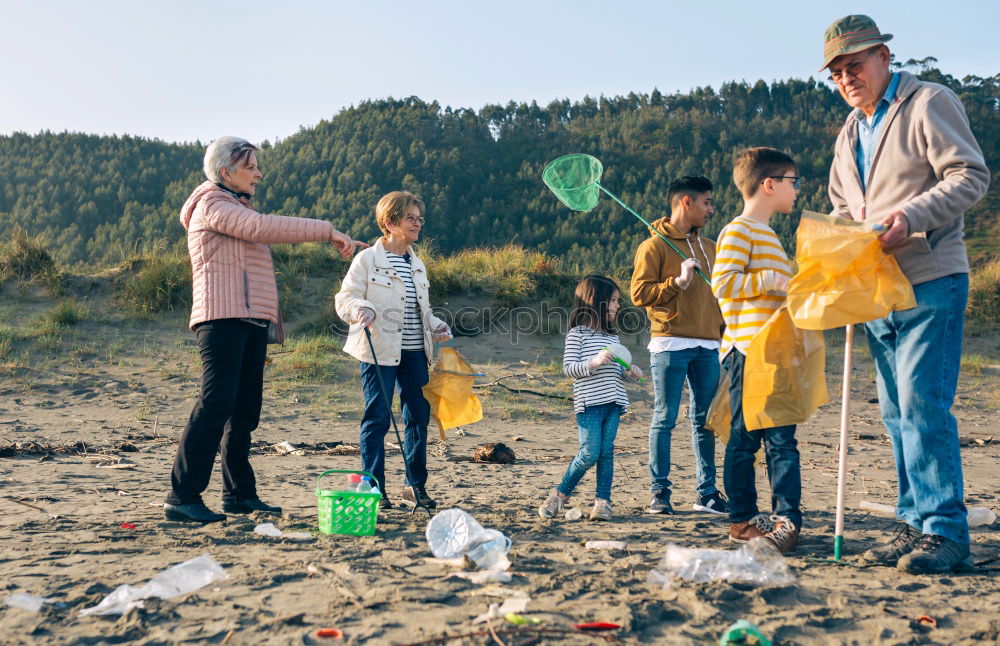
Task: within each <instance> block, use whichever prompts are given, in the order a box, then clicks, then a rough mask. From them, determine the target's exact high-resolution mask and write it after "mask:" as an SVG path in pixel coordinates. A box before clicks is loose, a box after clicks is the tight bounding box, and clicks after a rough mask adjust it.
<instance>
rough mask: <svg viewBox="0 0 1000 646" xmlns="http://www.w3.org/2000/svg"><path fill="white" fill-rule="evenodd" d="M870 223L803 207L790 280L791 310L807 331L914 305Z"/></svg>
mask: <svg viewBox="0 0 1000 646" xmlns="http://www.w3.org/2000/svg"><path fill="white" fill-rule="evenodd" d="M879 234H880V232H879V231H875V230H873V229H872V227H871V226H870V225H869V224H868V223H867V222H855V221H854V220H849V219H847V218H837V217H830V216H828V215H823V214H822V213H813V212H812V211H805V212H803V213H802V219H801V220H800V222H799V230H798V233H797V235H796V245H795V262H796V264H797V265H798V267H799V270H798V272H797V273H796V274H795V276H793V277H792V279H791V281H790V282H789V284H788V299H787V300H786V303H787V304H788V311H789V313H790V314H791V316H792V320H793V321H795V326H796V327H798V328H800V329H803V330H829V329H832V328H835V327H843V326H845V325H850V324H852V323H865V322H867V321H874V320H875V319H879V318H882V317H884V316H886V315H888V314H889V313H890V312H892V311H895V310H906V309H910V308H912V307H916V304H917V303H916V299H915V298H914V296H913V287H911V286H910V281H908V280H907V279H906V276H904V275H903V272H902V270H900V268H899V264H898V263H897V262H896V259H895V258H894V257H893V256H892V255H891V254H887V253H885V252H884V251H882V245H881V244H880V243H879V241H878V236H879Z"/></svg>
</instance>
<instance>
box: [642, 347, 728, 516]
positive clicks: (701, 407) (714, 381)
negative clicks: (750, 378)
mask: <svg viewBox="0 0 1000 646" xmlns="http://www.w3.org/2000/svg"><path fill="white" fill-rule="evenodd" d="M649 372H650V375H651V376H652V378H653V421H652V423H651V424H650V425H649V474H650V476H651V477H652V482H653V484H652V487H651V489H652V492H653V495H657V494H664V493H665V494H666V495H667V496H669V495H670V485H671V482H670V478H669V476H670V438H671V435H672V434H673V430H674V426H676V424H677V413H678V411H679V409H680V406H681V392H682V391H683V390H684V382H687V384H688V417H689V418H690V420H691V446H692V447H693V448H694V459H695V469H696V475H697V481H698V484H697V491H698V496H699V497H701V496H708V495H711V494H713V493H716V492H717V491H718V488H717V487H716V486H715V434H713V433H712V431H710V430H708V429H707V428H705V419H706V418H707V417H708V408H709V406H711V405H712V398H713V397H714V396H715V388H716V386H717V385H718V383H719V351H718V350H710V349H708V348H701V347H695V348H688V349H687V350H673V351H668V352H654V353H652V354H651V355H650V358H649Z"/></svg>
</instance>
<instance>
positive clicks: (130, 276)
mask: <svg viewBox="0 0 1000 646" xmlns="http://www.w3.org/2000/svg"><path fill="white" fill-rule="evenodd" d="M119 269H120V271H119V273H118V275H117V277H116V278H115V300H116V302H117V304H118V305H119V306H120V307H121V308H122V309H123V310H124V312H125V313H126V314H128V315H130V316H133V317H136V318H150V317H152V316H153V315H155V314H158V313H161V312H168V311H171V310H174V309H175V308H180V307H189V306H190V305H191V262H190V260H189V259H188V256H187V254H186V253H184V252H183V251H177V250H173V251H171V250H169V249H168V247H167V244H166V242H164V241H159V242H156V243H154V244H152V245H149V246H147V247H145V248H143V249H137V250H135V251H133V252H132V254H131V255H130V257H128V258H127V259H126V260H125V261H124V262H123V263H122V264H121V266H120V268H119Z"/></svg>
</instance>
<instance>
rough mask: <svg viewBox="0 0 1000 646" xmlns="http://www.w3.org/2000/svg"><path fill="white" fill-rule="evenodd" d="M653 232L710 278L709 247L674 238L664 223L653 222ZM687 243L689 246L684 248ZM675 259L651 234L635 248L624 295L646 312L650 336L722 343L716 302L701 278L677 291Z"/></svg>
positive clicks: (702, 241) (695, 238)
mask: <svg viewBox="0 0 1000 646" xmlns="http://www.w3.org/2000/svg"><path fill="white" fill-rule="evenodd" d="M653 228H654V229H656V230H657V231H659V232H660V233H662V234H663V235H665V236H666V237H667V238H670V240H671V241H672V242H673V243H674V244H675V245H677V248H678V249H680V250H681V251H683V252H684V253H685V255H686V256H688V257H692V255H691V251H692V249H693V251H694V255H693V257H694V258H697V259H698V261H699V262H700V263H701V270H702V272H703V273H705V274H706V275H710V274H711V266H712V265H714V264H715V241H714V240H710V239H709V238H704V237H702V236H700V235H698V233H697V232H694V231H692V233H691V235H690V236H687V235H684V234H682V233H680V232H679V231H678V230H677V229H675V228H674V227H673V226H671V224H670V219H669V218H660V219H659V220H656V221H655V222H653ZM689 243H690V244H689ZM682 262H684V259H683V258H681V257H680V256H679V255H678V254H677V252H676V251H674V250H673V249H671V248H670V247H669V246H667V243H666V242H664V241H663V240H661V239H660V237H659V236H657V235H656V234H655V233H652V232H650V238H649V239H648V240H646V241H645V242H643V243H642V244H640V245H639V249H638V250H637V251H636V253H635V269H634V270H633V271H632V283H631V289H630V295H631V297H632V302H633V303H634V304H636V305H638V306H639V307H645V308H646V315H647V316H648V317H649V322H650V327H651V332H652V335H653V336H676V337H684V338H689V339H709V340H712V341H718V340H720V339H721V338H722V330H723V329H724V328H725V323H724V322H723V320H722V312H721V310H719V302H718V301H717V300H716V299H715V296H713V295H712V288H711V286H709V285H708V284H707V283H706V282H705V281H704V280H702V278H701V276H698V275H695V277H694V279H693V280H692V281H691V283H690V284H689V285H688V286H687V289H681V288H680V287H679V286H678V285H677V282H676V279H677V278H678V277H679V276H680V275H681V263H682Z"/></svg>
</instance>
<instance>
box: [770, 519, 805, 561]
mask: <svg viewBox="0 0 1000 646" xmlns="http://www.w3.org/2000/svg"><path fill="white" fill-rule="evenodd" d="M770 520H771V522H772V523H774V529H772V530H771V531H769V532H767V533H766V534H764V538H766V539H767V540H769V541H771V542H772V543H774V546H775V547H777V548H778V551H779V552H781V553H782V554H791V553H792V552H794V551H795V550H796V548H797V547H798V546H799V532H800V531H801V528H800V527H796V526H795V523H793V522H792V521H791V520H790V519H788V518H787V517H786V516H777V515H775V516H771V518H770Z"/></svg>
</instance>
